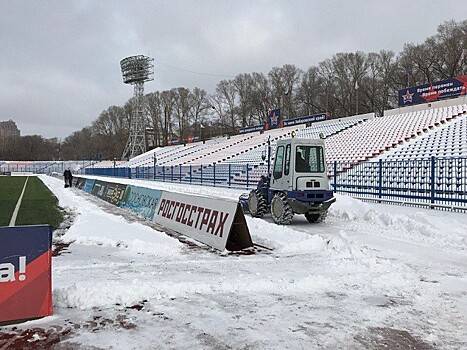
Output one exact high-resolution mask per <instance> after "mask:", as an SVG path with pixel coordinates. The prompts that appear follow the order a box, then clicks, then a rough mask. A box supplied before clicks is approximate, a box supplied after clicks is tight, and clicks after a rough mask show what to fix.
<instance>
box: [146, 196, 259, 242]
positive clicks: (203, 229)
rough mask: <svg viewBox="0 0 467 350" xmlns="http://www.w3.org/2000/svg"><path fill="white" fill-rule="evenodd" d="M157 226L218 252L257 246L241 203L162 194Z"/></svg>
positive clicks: (157, 210) (157, 211) (157, 213)
mask: <svg viewBox="0 0 467 350" xmlns="http://www.w3.org/2000/svg"><path fill="white" fill-rule="evenodd" d="M154 222H155V223H156V224H159V225H161V226H162V227H165V228H168V229H171V230H173V231H175V232H178V233H180V234H183V235H185V236H188V237H191V238H193V239H195V240H197V241H199V242H201V243H204V244H206V245H209V246H210V247H213V248H215V249H218V250H224V249H227V250H231V251H235V250H241V249H244V248H248V247H251V246H253V242H252V241H251V237H250V232H249V230H248V226H247V224H246V221H245V217H244V215H243V211H242V209H241V208H240V205H239V204H238V202H234V201H230V200H226V199H220V198H211V197H201V196H193V195H188V194H180V193H173V192H167V191H163V192H162V197H161V199H160V201H159V205H158V206H157V208H156V213H155V215H154Z"/></svg>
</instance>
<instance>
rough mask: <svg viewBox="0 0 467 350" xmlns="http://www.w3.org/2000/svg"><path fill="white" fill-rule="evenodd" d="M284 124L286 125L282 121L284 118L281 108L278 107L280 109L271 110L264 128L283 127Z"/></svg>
mask: <svg viewBox="0 0 467 350" xmlns="http://www.w3.org/2000/svg"><path fill="white" fill-rule="evenodd" d="M283 126H284V123H283V122H282V118H281V110H280V109H279V108H278V109H273V110H272V111H270V112H269V115H268V120H267V121H266V124H265V125H264V130H271V129H277V128H282V127H283Z"/></svg>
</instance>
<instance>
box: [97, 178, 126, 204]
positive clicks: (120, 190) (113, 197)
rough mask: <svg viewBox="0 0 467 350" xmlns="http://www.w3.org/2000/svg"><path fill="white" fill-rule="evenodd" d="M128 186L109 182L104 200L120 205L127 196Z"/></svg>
mask: <svg viewBox="0 0 467 350" xmlns="http://www.w3.org/2000/svg"><path fill="white" fill-rule="evenodd" d="M126 188H127V185H124V184H116V183H111V182H108V183H107V186H106V189H105V193H104V196H103V198H102V199H103V200H105V201H107V202H109V203H110V204H113V205H119V204H120V202H121V201H122V200H123V196H124V195H125V190H126Z"/></svg>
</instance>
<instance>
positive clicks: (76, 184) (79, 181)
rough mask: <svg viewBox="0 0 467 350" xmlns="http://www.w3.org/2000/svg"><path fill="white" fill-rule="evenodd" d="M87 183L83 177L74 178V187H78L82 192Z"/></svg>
mask: <svg viewBox="0 0 467 350" xmlns="http://www.w3.org/2000/svg"><path fill="white" fill-rule="evenodd" d="M85 182H86V179H83V178H82V177H76V176H75V177H73V187H77V188H79V189H80V190H82V189H83V187H84V183H85Z"/></svg>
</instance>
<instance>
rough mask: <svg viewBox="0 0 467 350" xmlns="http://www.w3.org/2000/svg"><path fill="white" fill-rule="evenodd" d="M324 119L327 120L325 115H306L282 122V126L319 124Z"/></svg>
mask: <svg viewBox="0 0 467 350" xmlns="http://www.w3.org/2000/svg"><path fill="white" fill-rule="evenodd" d="M326 119H327V114H326V113H319V114H313V115H307V116H304V117H298V118H293V119H287V120H284V126H291V125H299V124H306V123H314V122H320V121H323V120H326Z"/></svg>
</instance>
